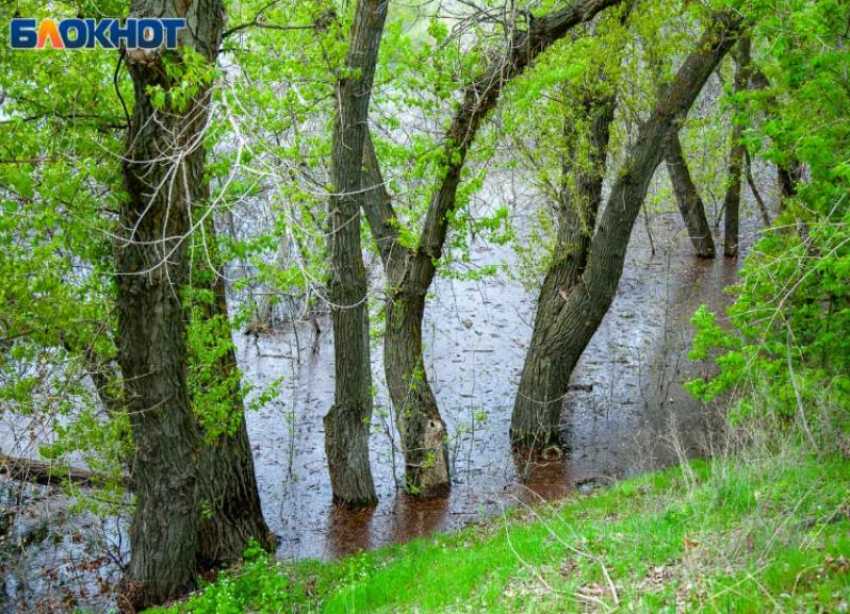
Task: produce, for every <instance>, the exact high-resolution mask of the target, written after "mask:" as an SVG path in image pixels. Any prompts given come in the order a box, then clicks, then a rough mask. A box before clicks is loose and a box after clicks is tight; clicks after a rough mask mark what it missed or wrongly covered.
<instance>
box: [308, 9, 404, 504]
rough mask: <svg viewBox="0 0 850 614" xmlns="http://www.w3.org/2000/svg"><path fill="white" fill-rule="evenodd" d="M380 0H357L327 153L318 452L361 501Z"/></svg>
mask: <svg viewBox="0 0 850 614" xmlns="http://www.w3.org/2000/svg"><path fill="white" fill-rule="evenodd" d="M387 4H388V3H387V1H386V0H359V1H358V3H357V9H356V13H355V17H354V26H353V28H352V31H351V45H350V47H349V49H348V53H347V54H346V58H345V64H346V71H348V73H349V74H348V75H346V76H345V78H343V79H341V80H340V81H339V82H338V84H337V99H338V100H337V105H338V109H337V115H336V119H335V121H334V131H333V146H332V152H331V182H332V184H333V190H334V195H333V196H332V197H331V198H330V200H329V203H328V218H329V220H330V226H331V227H330V234H329V238H328V242H329V249H328V251H329V253H330V268H331V270H330V278H329V280H328V294H329V297H330V301H331V318H332V320H333V331H334V360H335V363H334V365H335V367H334V371H335V375H336V390H335V396H334V405H333V407H331V409H330V411H329V412H328V413H327V415H326V416H325V419H324V423H325V451H326V452H327V457H328V470H329V472H330V477H331V487H332V489H333V499H334V502H335V503H337V504H339V505H344V506H346V507H363V506H368V505H374V504H375V503H376V502H377V496H376V494H375V485H374V483H373V481H372V470H371V468H370V466H369V430H370V424H371V419H372V371H371V355H370V351H369V310H368V304H367V296H366V290H367V280H366V269H365V267H364V266H363V253H362V247H361V245H360V208H361V206H362V201H363V198H364V196H363V192H362V191H361V186H362V183H363V182H362V174H363V173H362V164H363V143H364V140H365V137H366V130H367V122H368V117H369V100H370V98H371V93H372V82H373V80H374V77H375V65H376V63H377V61H378V49H379V47H380V44H381V37H382V35H383V29H384V22H385V21H386V17H387Z"/></svg>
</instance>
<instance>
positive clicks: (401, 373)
mask: <svg viewBox="0 0 850 614" xmlns="http://www.w3.org/2000/svg"><path fill="white" fill-rule="evenodd" d="M621 1H622V0H578V1H577V2H575V3H573V4H570V5H569V6H566V7H564V8H561V9H557V10H553V11H551V12H550V13H547V14H545V15H542V16H540V17H538V18H535V19H533V20H531V21H530V22H529V27H528V29H527V30H522V29H517V30H515V32H514V34H513V36H512V37H511V38H510V39H509V40H508V47H507V49H506V50H505V51H506V52H505V54H504V55H497V56H492V57H491V60H490V61H489V62H488V63H487V65H486V66H485V67H484V68H483V69H482V71H481V72H480V73H478V75H477V76H476V77H475V78H474V79H473V80H472V81H471V82H469V83H468V84H467V85H466V86H465V87H464V89H463V93H462V98H463V102H462V103H461V104H460V106H459V107H458V109H457V111H456V112H455V116H454V118H453V119H452V123H451V125H450V126H449V128H448V131H447V133H446V135H445V141H444V146H443V155H444V158H443V159H444V160H445V169H444V172H443V173H441V176H440V179H439V181H438V182H437V186H436V188H435V190H434V192H433V194H432V196H431V201H430V203H429V205H428V211H427V213H426V215H425V223H424V225H423V229H422V233H421V236H420V238H419V242H418V244H417V246H416V247H415V248H413V249H410V248H407V247H404V246H403V245H401V244H400V242H399V241H398V233H397V231H396V229H394V226H397V220H398V219H399V218H398V217H397V216H396V215H394V213H393V207H392V202H391V199H390V198H389V196H388V195H387V194H386V191H385V190H384V189H383V182H382V181H373V180H374V177H373V178H372V179H370V181H373V183H372V185H371V186H370V190H368V192H369V193H370V194H371V195H372V196H367V197H366V198H364V200H363V206H364V207H366V212H367V215H368V216H369V225H370V227H371V230H372V233H373V235H375V239H376V241H377V243H378V248H379V251H380V253H381V257H382V259H383V262H384V270H385V272H386V276H387V285H388V286H389V292H388V308H387V310H388V318H387V330H386V333H385V349H384V352H385V361H384V363H385V364H384V367H385V372H386V376H387V385H388V387H389V389H390V395H391V397H392V401H393V407H394V408H395V410H396V420H397V423H398V428H399V431H400V432H402V433H403V436H402V439H403V448H404V450H403V451H404V455H405V466H406V473H407V479H406V487H407V490H408V492H410V493H411V494H415V495H418V496H426V495H437V494H441V493H446V492H448V491H449V489H450V488H451V481H450V479H449V469H448V462H447V460H446V459H447V455H446V454H445V451H444V450H445V446H446V442H445V433H446V430H445V425H444V424H443V422H442V420H441V419H440V417H439V411H438V409H437V404H436V402H435V401H434V398H435V397H434V393H433V391H432V390H431V388H430V384H429V383H428V380H427V378H426V377H425V374H424V370H423V364H424V361H423V358H422V330H421V326H422V313H423V312H424V301H425V295H426V293H427V292H428V289H429V288H430V286H431V283H432V282H433V280H434V277H435V275H436V270H437V263H438V262H439V260H440V259H441V258H442V254H443V247H444V245H445V241H446V237H447V235H448V230H449V218H450V217H451V213H452V212H453V211H454V209H455V206H456V203H457V198H456V196H457V190H458V187H459V185H460V180H461V175H462V173H463V167H464V164H465V161H466V155H467V153H468V151H469V147H470V146H471V144H472V142H473V141H474V139H475V136H476V134H477V132H478V129H479V127H480V126H481V124H482V122H483V120H484V118H485V117H486V116H487V114H488V113H489V112H490V111H491V110H493V108H494V107H495V106H496V104H497V103H498V100H499V97H500V95H501V92H502V88H503V87H504V85H505V84H506V83H508V82H509V81H510V80H511V79H513V78H514V77H516V76H518V75H519V74H521V73H522V72H523V71H524V70H525V69H526V67H528V66H529V64H530V63H531V62H533V61H534V59H535V58H536V57H537V56H538V55H539V54H540V53H542V52H543V51H545V50H546V49H547V48H548V47H549V46H551V45H552V44H553V43H554V42H555V41H557V40H559V39H561V38H563V37H564V36H566V34H567V33H568V32H570V31H572V30H573V29H574V28H575V27H577V26H578V25H580V24H582V23H586V22H588V21H590V20H592V19H593V18H594V16H595V15H597V14H598V13H599V12H601V11H603V10H604V9H606V8H608V7H611V6H614V5H616V4H619V3H620V2H621ZM366 153H367V154H369V151H368V150H367V151H366ZM373 153H374V152H372V154H373ZM371 166H373V167H374V168H372V169H369V167H370V164H369V163H368V161H367V164H366V167H367V169H369V170H370V174H373V173H374V171H375V168H376V167H377V162H376V161H374V164H372V165H371ZM375 195H377V196H378V197H374V196H375ZM389 314H391V315H389ZM388 348H391V349H389V350H388ZM388 352H389V353H392V354H393V355H394V356H396V359H397V360H399V361H400V362H399V364H398V365H395V364H393V363H392V362H391V361H390V359H389V358H388V357H387V356H386V355H387V353H388ZM423 454H424V455H425V459H424V462H423V459H422V456H423Z"/></svg>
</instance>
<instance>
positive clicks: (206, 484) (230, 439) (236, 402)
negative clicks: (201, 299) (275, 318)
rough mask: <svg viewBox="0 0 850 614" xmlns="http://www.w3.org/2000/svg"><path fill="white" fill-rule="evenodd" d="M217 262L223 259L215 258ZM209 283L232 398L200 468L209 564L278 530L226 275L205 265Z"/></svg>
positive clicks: (220, 362)
mask: <svg viewBox="0 0 850 614" xmlns="http://www.w3.org/2000/svg"><path fill="white" fill-rule="evenodd" d="M214 230H215V229H214V226H213V224H212V223H209V224H208V225H207V231H206V233H205V234H206V237H207V241H208V242H209V243H210V245H208V246H207V248H206V249H205V251H206V252H207V253H208V254H209V253H210V252H212V253H213V254H216V255H217V249H216V246H215V232H214ZM216 264H218V263H217V262H216ZM200 268H201V269H202V270H203V269H207V270H203V274H202V276H201V277H202V279H203V283H204V285H205V286H207V287H209V288H210V289H211V290H212V301H211V302H207V303H203V304H202V305H201V306H200V310H199V311H200V314H199V315H200V317H202V318H203V319H204V320H205V322H206V323H207V324H209V323H213V324H214V330H215V333H217V335H220V336H222V337H224V336H226V339H219V340H218V341H219V342H223V343H224V344H225V346H226V350H225V351H224V352H223V353H222V355H221V356H220V357H219V358H218V359H216V362H215V365H214V372H215V373H216V374H217V378H216V383H217V384H218V385H221V386H226V387H227V390H226V398H225V399H224V402H225V403H229V405H230V407H229V414H230V415H229V416H228V418H227V421H228V422H229V423H230V424H232V425H233V426H231V427H230V428H226V429H225V430H224V432H222V433H218V434H216V435H215V436H214V437H212V438H208V439H209V440H208V441H206V442H205V443H206V445H205V446H204V448H203V455H202V457H201V472H200V478H201V480H200V495H199V497H200V505H201V506H202V509H203V510H204V514H203V515H202V518H201V522H200V527H199V529H198V555H197V562H198V565H199V566H200V567H202V568H204V569H210V568H213V567H217V566H220V565H223V564H230V563H234V562H236V561H238V560H240V559H241V558H242V554H243V553H244V552H245V549H246V548H248V546H249V545H250V544H251V542H252V541H254V542H256V543H257V544H259V545H260V546H261V547H262V548H264V549H265V550H268V551H272V550H273V549H274V547H275V537H274V534H273V533H272V532H271V531H270V530H269V528H268V525H266V521H265V520H264V519H263V510H262V507H261V505H260V493H259V490H258V487H257V477H256V472H255V470H254V456H253V453H252V452H251V444H250V441H249V439H248V430H247V428H246V424H245V407H244V403H243V393H242V387H241V385H240V381H239V377H240V375H239V373H238V367H237V364H236V352H235V350H234V347H233V341H232V339H231V330H230V321H229V318H228V312H227V297H226V289H225V285H224V279H223V278H222V277H221V276H220V275H217V274H216V272H215V271H210V270H208V267H206V266H203V265H201V266H200Z"/></svg>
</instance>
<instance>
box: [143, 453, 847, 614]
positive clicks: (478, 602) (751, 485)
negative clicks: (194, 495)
mask: <svg viewBox="0 0 850 614" xmlns="http://www.w3.org/2000/svg"><path fill="white" fill-rule="evenodd" d="M848 559H850V463H848V461H847V459H846V457H844V456H842V455H840V454H837V453H836V454H834V455H829V456H821V457H817V456H815V455H813V454H810V453H806V452H804V451H802V450H801V449H800V448H799V447H791V448H790V449H789V448H784V449H782V450H781V451H780V452H777V451H776V450H770V449H768V448H764V449H763V450H762V452H761V453H760V454H755V453H752V452H750V453H748V454H746V455H740V454H739V455H735V456H726V457H723V458H718V459H716V460H712V461H696V462H691V463H688V464H685V465H683V466H681V467H677V468H674V469H670V470H667V471H663V472H660V473H655V474H651V475H647V476H643V477H639V478H635V479H631V480H627V481H624V482H622V483H620V484H618V485H616V486H614V487H613V488H611V489H609V490H606V491H599V492H596V493H593V494H590V495H588V496H575V497H573V498H570V499H567V500H565V501H562V502H560V503H558V504H557V505H555V506H548V507H545V508H539V509H537V508H534V509H532V508H523V509H518V510H515V511H514V512H512V513H511V514H509V515H508V516H507V517H504V518H499V519H496V520H494V521H492V522H490V523H488V524H485V525H481V526H474V527H470V528H468V529H466V530H464V531H462V532H460V533H457V534H455V535H450V536H436V537H433V538H429V539H422V540H418V541H414V542H412V543H410V544H407V545H404V546H394V547H389V548H384V549H380V550H376V551H373V552H367V553H363V554H360V555H357V556H354V557H350V558H347V559H343V560H341V561H338V562H334V563H318V562H305V563H298V564H281V563H274V562H271V561H269V560H267V559H266V558H265V557H264V556H263V555H261V554H259V553H249V557H248V560H247V561H246V563H245V565H244V566H243V567H242V568H241V569H239V570H238V571H234V572H231V573H230V574H227V575H223V576H222V577H220V578H219V580H218V581H217V582H216V583H214V584H212V585H209V586H207V587H206V588H205V589H203V590H202V591H201V592H199V593H198V594H197V595H194V596H192V597H191V598H189V599H188V600H187V601H185V602H181V603H180V604H177V605H174V606H171V607H170V608H165V609H158V610H152V611H151V612H152V613H153V612H156V613H157V614H166V613H167V614H182V613H193V614H207V613H209V614H213V613H214V614H231V613H232V614H237V613H240V614H241V613H242V612H257V613H262V614H266V613H269V614H271V613H277V612H310V613H313V612H315V613H319V612H321V613H326V614H344V613H345V614H348V613H367V612H393V613H395V612H399V613H401V612H422V613H425V612H452V613H454V612H457V613H462V612H470V613H473V612H474V613H480V612H487V613H500V612H512V613H513V612H517V613H519V612H521V613H528V614H548V613H553V614H554V613H556V612H557V613H561V612H613V611H617V612H647V613H652V614H656V613H662V612H671V613H676V612H723V613H726V612H741V613H745V612H752V613H762V612H846V611H848V602H850V560H848Z"/></svg>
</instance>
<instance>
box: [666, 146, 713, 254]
mask: <svg viewBox="0 0 850 614" xmlns="http://www.w3.org/2000/svg"><path fill="white" fill-rule="evenodd" d="M664 162H665V163H666V165H667V172H668V174H669V175H670V183H672V184H673V191H674V193H675V194H676V203H677V204H678V205H679V211H680V212H681V213H682V219H683V220H684V222H685V226H686V227H687V229H688V236H690V238H691V243H693V246H694V249H695V250H696V252H697V255H698V256H699V257H700V258H714V239H713V238H712V236H711V228H710V227H709V225H708V219H707V218H706V215H705V206H704V205H703V202H702V198H700V195H699V192H698V191H697V187H696V186H695V185H694V182H693V180H692V179H691V173H690V172H689V171H688V163H687V162H686V161H685V155H684V153H683V152H682V143H681V142H680V141H679V134H678V132H674V133H673V134H671V135H670V141H669V142H668V143H667V149H666V150H665V151H664Z"/></svg>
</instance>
